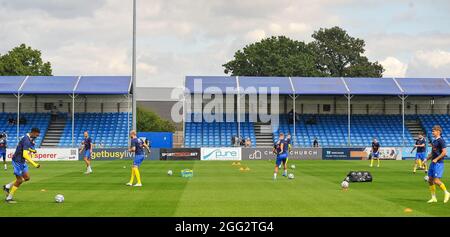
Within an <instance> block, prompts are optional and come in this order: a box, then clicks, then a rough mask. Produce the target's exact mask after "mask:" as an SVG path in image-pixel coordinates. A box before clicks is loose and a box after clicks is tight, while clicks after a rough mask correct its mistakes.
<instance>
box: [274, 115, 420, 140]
mask: <svg viewBox="0 0 450 237" xmlns="http://www.w3.org/2000/svg"><path fill="white" fill-rule="evenodd" d="M311 117H315V118H316V120H317V123H316V124H308V123H307V121H308V120H309V119H310V118H311ZM295 129H296V133H295V134H296V137H295V138H294V139H293V142H294V146H300V147H312V142H313V140H314V138H315V137H317V138H318V139H319V141H320V144H321V146H326V147H343V146H347V133H348V130H347V129H348V128H347V115H311V114H310V115H308V114H305V115H301V120H300V121H297V124H296V128H295ZM280 132H283V133H291V134H292V135H293V134H294V126H293V125H292V124H288V118H287V115H282V116H280V126H279V127H275V128H274V134H273V135H274V136H273V137H274V141H275V140H276V138H277V137H278V134H279V133H280ZM402 133H403V130H402V118H401V116H398V115H352V126H351V140H350V141H351V145H353V146H370V144H371V143H372V139H373V138H377V139H378V140H379V141H380V143H381V144H383V146H402V145H403V141H402V140H403V136H402ZM405 140H406V141H405V145H406V146H412V145H413V143H414V137H413V136H412V134H411V133H410V132H409V131H408V129H407V128H405Z"/></svg>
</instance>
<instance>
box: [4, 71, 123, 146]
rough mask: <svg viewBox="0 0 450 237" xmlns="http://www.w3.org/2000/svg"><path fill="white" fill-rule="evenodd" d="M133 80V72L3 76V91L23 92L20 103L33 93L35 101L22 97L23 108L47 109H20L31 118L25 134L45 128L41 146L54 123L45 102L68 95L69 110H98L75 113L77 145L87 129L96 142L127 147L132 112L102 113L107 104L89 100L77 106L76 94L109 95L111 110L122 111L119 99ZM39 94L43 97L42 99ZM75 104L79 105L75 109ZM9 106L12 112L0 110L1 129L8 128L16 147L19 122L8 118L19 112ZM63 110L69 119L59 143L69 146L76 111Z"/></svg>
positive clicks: (15, 93) (10, 143)
mask: <svg viewBox="0 0 450 237" xmlns="http://www.w3.org/2000/svg"><path fill="white" fill-rule="evenodd" d="M131 81H132V80H131V77H130V76H0V95H6V96H5V98H8V96H9V97H11V95H20V96H16V98H17V101H18V102H17V103H18V104H19V99H20V98H21V97H24V98H25V97H26V96H27V95H30V96H33V102H31V103H30V102H28V104H25V102H24V99H23V98H22V100H20V106H21V107H20V109H19V110H25V111H39V112H40V111H45V113H42V112H41V113H39V112H38V113H20V117H21V118H26V120H27V123H26V124H20V131H19V135H20V136H23V134H24V133H25V132H28V131H29V130H30V129H31V128H32V127H38V128H40V129H41V135H40V136H39V138H38V139H37V144H36V145H37V147H41V145H42V141H43V139H44V138H45V135H46V132H47V131H48V128H49V126H50V125H51V124H52V120H51V113H50V111H49V110H48V109H47V108H45V106H44V104H45V103H58V101H59V98H67V97H68V95H70V96H71V98H72V99H73V100H70V102H69V101H67V103H64V106H67V105H69V106H67V107H65V111H75V112H77V111H79V110H84V111H87V109H89V111H98V112H97V113H75V115H74V117H75V120H74V122H75V126H74V127H75V129H74V130H75V137H74V140H75V142H76V143H75V145H76V146H78V145H79V143H80V142H81V139H82V137H83V132H84V131H85V130H89V132H90V134H91V136H92V138H93V139H94V142H95V143H97V144H100V145H102V146H104V147H126V146H127V141H128V129H129V128H128V124H129V121H131V119H129V118H128V113H124V112H120V113H119V112H114V113H106V112H105V113H100V112H103V111H104V110H103V104H102V105H101V106H97V107H95V105H93V106H92V107H89V106H90V105H88V104H86V105H85V104H83V105H79V106H78V107H76V106H77V105H76V101H75V97H77V96H79V95H83V97H85V98H87V97H88V96H92V97H90V98H95V99H98V98H103V96H108V97H107V99H106V100H110V101H108V103H112V104H114V107H115V109H111V107H110V108H109V110H107V111H111V110H112V111H120V107H119V105H118V103H117V101H123V100H124V96H125V97H129V93H130V90H131ZM29 98H30V97H28V99H29ZM38 98H41V100H40V101H39V102H38ZM115 100H117V101H115ZM61 101H62V100H61ZM74 102H75V103H74ZM38 103H39V105H38ZM59 104H61V105H60V106H62V105H63V103H62V102H59ZM74 105H75V108H74V109H72V106H74ZM2 106H3V107H2V109H3V111H5V103H2ZM88 107H89V108H88ZM6 109H7V111H5V112H11V113H0V131H3V130H5V131H6V132H7V133H8V142H9V146H10V147H14V146H16V145H17V139H16V135H17V126H16V125H15V124H8V118H9V117H13V118H16V116H17V115H16V114H17V113H16V112H13V111H14V110H12V109H11V106H6ZM8 110H9V111H8ZM122 111H124V110H122ZM125 111H126V110H125ZM63 114H64V117H67V118H68V119H67V120H66V126H65V128H64V132H63V133H62V135H61V138H60V140H59V143H58V144H57V145H58V146H59V147H68V146H72V122H71V119H70V118H71V117H72V115H71V114H70V113H63ZM130 116H131V115H130ZM130 124H131V122H130ZM49 134H50V132H49ZM52 137H55V135H52ZM56 139H58V138H56ZM56 141H58V140H56ZM44 145H45V144H44ZM44 145H43V146H44ZM55 145H56V144H55Z"/></svg>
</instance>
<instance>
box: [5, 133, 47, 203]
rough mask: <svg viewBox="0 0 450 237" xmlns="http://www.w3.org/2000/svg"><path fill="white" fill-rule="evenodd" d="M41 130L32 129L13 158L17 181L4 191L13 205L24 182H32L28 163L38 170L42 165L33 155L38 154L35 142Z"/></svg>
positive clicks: (18, 146) (22, 140)
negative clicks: (14, 198) (14, 197)
mask: <svg viewBox="0 0 450 237" xmlns="http://www.w3.org/2000/svg"><path fill="white" fill-rule="evenodd" d="M39 134H40V130H39V128H33V129H31V132H30V133H27V134H26V135H25V136H24V137H23V138H22V139H21V140H20V142H19V143H18V144H17V148H16V151H15V153H14V155H13V157H12V165H13V167H14V175H15V176H16V179H15V180H14V181H12V182H11V183H9V184H6V185H4V186H3V190H4V191H5V192H6V195H7V196H6V202H8V203H13V202H14V201H13V196H14V194H15V193H16V191H17V189H18V188H19V187H20V185H21V184H22V183H23V182H27V181H29V180H30V174H29V173H28V165H27V162H28V163H30V164H31V165H33V166H34V167H36V168H39V167H40V165H39V164H38V163H36V162H34V161H33V160H32V157H33V155H34V154H35V153H36V150H35V148H34V145H35V144H34V140H35V139H36V138H37V137H38V136H39Z"/></svg>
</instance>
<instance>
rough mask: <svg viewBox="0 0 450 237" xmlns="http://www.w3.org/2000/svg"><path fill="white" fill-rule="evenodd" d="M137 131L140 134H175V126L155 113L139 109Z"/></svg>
mask: <svg viewBox="0 0 450 237" xmlns="http://www.w3.org/2000/svg"><path fill="white" fill-rule="evenodd" d="M136 119H137V130H138V131H140V132H175V125H174V124H172V123H171V122H170V121H168V120H165V119H162V118H161V117H159V116H158V115H157V114H156V113H155V112H153V111H149V110H146V109H143V108H140V107H138V108H137V118H136Z"/></svg>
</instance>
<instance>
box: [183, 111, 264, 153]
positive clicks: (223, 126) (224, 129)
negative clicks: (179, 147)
mask: <svg viewBox="0 0 450 237" xmlns="http://www.w3.org/2000/svg"><path fill="white" fill-rule="evenodd" d="M190 116H191V121H199V120H200V118H201V115H197V114H191V115H190ZM198 116H200V117H198ZM196 117H197V119H198V120H194V119H195V118H196ZM225 117H226V115H224V118H223V121H225ZM240 126H241V136H242V137H243V139H246V138H250V140H251V141H252V147H256V145H255V141H256V138H255V131H254V129H253V123H250V122H243V123H240ZM237 135H238V123H236V122H206V121H205V118H201V122H186V124H185V139H184V145H185V147H202V146H203V147H230V146H232V144H231V138H232V137H233V136H237Z"/></svg>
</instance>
